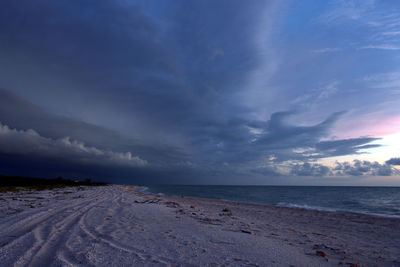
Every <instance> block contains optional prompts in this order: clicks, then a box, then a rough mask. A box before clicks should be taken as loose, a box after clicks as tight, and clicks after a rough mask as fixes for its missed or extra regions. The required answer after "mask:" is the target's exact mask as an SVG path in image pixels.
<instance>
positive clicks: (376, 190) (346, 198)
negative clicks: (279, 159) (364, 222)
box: [142, 185, 400, 217]
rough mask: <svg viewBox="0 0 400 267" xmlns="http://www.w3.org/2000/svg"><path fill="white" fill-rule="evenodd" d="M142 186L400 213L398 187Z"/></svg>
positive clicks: (157, 191) (270, 202) (391, 214)
mask: <svg viewBox="0 0 400 267" xmlns="http://www.w3.org/2000/svg"><path fill="white" fill-rule="evenodd" d="M142 189H143V190H144V191H147V192H150V193H155V194H165V195H176V196H192V197H201V198H214V199H225V200H233V201H238V202H247V203H258V204H266V205H273V206H284V207H295V208H305V209H314V210H326V211H345V212H355V213H363V214H370V215H378V216H388V217H400V187H355V186H348V187H347V186H346V187H345V186H222V185H196V186H192V185H160V186H148V187H143V188H142Z"/></svg>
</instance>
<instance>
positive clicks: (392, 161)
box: [386, 158, 400, 165]
mask: <svg viewBox="0 0 400 267" xmlns="http://www.w3.org/2000/svg"><path fill="white" fill-rule="evenodd" d="M386 164H390V165H400V158H391V159H389V160H388V161H386Z"/></svg>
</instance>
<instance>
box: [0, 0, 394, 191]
mask: <svg viewBox="0 0 400 267" xmlns="http://www.w3.org/2000/svg"><path fill="white" fill-rule="evenodd" d="M0 162H1V164H0V173H2V174H6V175H24V176H40V177H56V176H63V177H67V178H74V179H75V178H82V179H84V178H88V177H91V178H93V179H94V180H101V181H106V182H111V183H125V184H260V185H382V186H387V185H389V186H400V3H399V1H397V0H393V1H390V0H381V1H380V0H347V1H345V0H335V1H319V0H305V1H295V0H280V1H273V0H265V1H261V0H249V1H241V0H237V1H236V0H229V1H225V0H218V1H215V0H213V1H206V0H204V1H192V0H181V1H180V0H176V1H167V0H157V1H152V0H143V1H141V0H139V1H131V0H115V1H108V0H96V1H93V0H82V1H67V0H59V1H52V0H40V1H30V0H19V1H13V0H4V1H1V2H0Z"/></svg>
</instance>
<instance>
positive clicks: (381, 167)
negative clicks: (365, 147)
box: [333, 160, 397, 176]
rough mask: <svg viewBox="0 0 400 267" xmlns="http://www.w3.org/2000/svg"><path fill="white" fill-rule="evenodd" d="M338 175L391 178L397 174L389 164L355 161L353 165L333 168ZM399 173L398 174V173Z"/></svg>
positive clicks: (346, 163)
mask: <svg viewBox="0 0 400 267" xmlns="http://www.w3.org/2000/svg"><path fill="white" fill-rule="evenodd" d="M333 170H334V171H335V173H336V175H352V176H361V175H373V176H389V175H392V174H394V172H396V171H395V170H393V169H392V168H391V166H390V165H389V164H379V163H378V162H376V161H375V162H370V161H367V160H363V161H361V160H354V161H353V164H351V163H349V162H343V163H339V162H337V163H336V166H335V167H334V168H333ZM396 173H397V172H396Z"/></svg>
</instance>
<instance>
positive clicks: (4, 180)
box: [0, 175, 107, 193]
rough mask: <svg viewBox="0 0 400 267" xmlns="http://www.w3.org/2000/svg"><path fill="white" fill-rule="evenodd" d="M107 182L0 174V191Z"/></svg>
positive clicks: (90, 184)
mask: <svg viewBox="0 0 400 267" xmlns="http://www.w3.org/2000/svg"><path fill="white" fill-rule="evenodd" d="M102 185H107V184H106V183H98V182H92V181H91V179H86V180H84V181H72V180H67V179H64V178H62V177H58V178H56V179H45V178H30V177H20V176H5V175H0V193H4V192H18V191H19V190H20V189H24V190H51V189H55V188H65V187H71V186H102Z"/></svg>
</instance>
